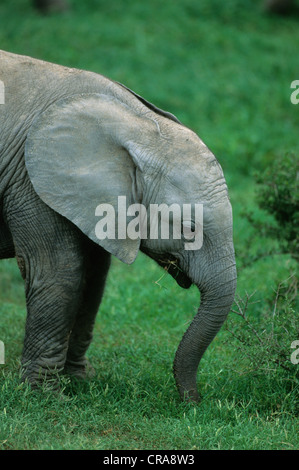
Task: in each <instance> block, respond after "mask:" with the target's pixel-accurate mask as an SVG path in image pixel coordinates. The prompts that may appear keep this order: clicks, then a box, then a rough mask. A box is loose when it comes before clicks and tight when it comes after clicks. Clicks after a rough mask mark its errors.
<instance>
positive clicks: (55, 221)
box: [0, 51, 236, 402]
mask: <svg viewBox="0 0 299 470" xmlns="http://www.w3.org/2000/svg"><path fill="white" fill-rule="evenodd" d="M0 80H1V82H2V85H3V84H4V87H3V90H4V94H3V100H2V104H0V132H1V143H0V258H1V259H4V258H12V257H16V259H17V263H18V266H19V268H20V272H21V274H22V277H23V278H24V284H25V295H26V308H27V318H26V326H25V337H24V346H23V352H22V374H23V375H22V377H23V379H24V380H25V379H26V380H28V382H29V383H30V384H31V385H32V386H38V385H39V384H40V382H41V381H45V380H46V381H50V382H51V381H54V378H55V377H56V379H57V373H68V374H73V375H74V376H77V377H84V375H85V374H86V373H87V370H88V365H87V359H86V351H87V349H88V346H89V345H90V342H91V340H92V334H93V327H94V323H95V318H96V314H97V312H98V309H99V305H100V302H101V299H102V295H103V291H104V285H105V281H106V277H107V273H108V270H109V266H110V257H111V254H112V255H114V256H116V257H117V258H118V259H120V260H121V261H123V262H124V263H128V264H130V263H132V262H133V261H134V259H135V258H136V256H137V254H138V251H139V250H141V251H142V252H143V253H145V254H147V255H148V256H149V257H151V258H152V259H154V260H155V261H156V262H157V263H158V264H159V265H160V266H162V267H163V268H164V269H166V270H167V271H168V272H169V273H170V274H171V275H172V276H173V277H174V278H175V279H176V281H177V282H178V284H179V285H180V286H182V287H184V288H188V287H189V286H190V285H192V284H195V285H196V286H197V287H198V289H199V291H200V305H199V309H198V312H197V313H196V315H195V317H194V319H193V321H192V322H191V324H190V326H189V327H188V329H187V331H186V333H185V334H184V336H183V338H182V339H181V342H180V344H179V346H178V349H177V352H176V355H175V359H174V366H173V371H174V377H175V381H176V384H177V387H178V391H179V394H180V396H181V398H182V399H185V400H189V401H195V402H196V401H198V400H199V393H198V390H197V384H196V375H197V369H198V365H199V361H200V359H201V357H202V355H203V354H204V352H205V350H206V348H207V347H208V345H209V344H210V343H211V341H212V339H213V338H214V337H215V335H216V333H217V332H218V331H219V329H220V328H221V326H222V324H223V322H224V320H225V318H226V316H227V314H228V313H229V311H230V308H231V305H232V303H233V300H234V294H235V288H236V266H235V255H234V246H233V236H232V231H233V227H232V209H231V204H230V201H229V197H228V191H227V185H226V182H225V179H224V176H223V172H222V169H221V166H220V165H219V163H218V161H217V160H216V158H215V156H214V155H213V154H212V152H211V151H210V150H209V149H208V148H207V146H206V145H205V144H204V143H203V142H202V141H201V139H200V138H199V137H198V136H197V135H196V134H195V133H194V132H193V131H191V130H190V129H188V128H187V127H185V126H184V125H183V124H181V123H180V122H179V121H178V119H177V118H176V117H175V116H173V115H172V114H170V113H168V112H165V111H162V110H161V109H159V108H157V107H155V106H154V105H153V104H151V103H149V102H147V101H146V100H145V99H143V98H141V97H140V96H138V95H137V94H135V93H134V92H132V91H131V90H129V89H128V88H126V87H124V86H123V85H121V84H119V83H117V82H114V81H111V80H109V79H107V78H105V77H104V76H102V75H99V74H96V73H92V72H88V71H83V70H78V69H72V68H67V67H63V66H60V65H55V64H51V63H48V62H44V61H41V60H37V59H33V58H30V57H25V56H21V55H16V54H12V53H8V52H4V51H0ZM119 196H122V197H125V198H126V203H127V205H132V204H142V205H143V207H145V208H146V209H149V208H150V205H155V204H156V205H161V204H165V205H166V206H167V207H170V206H171V205H172V204H176V205H178V206H179V207H181V208H183V205H188V204H189V205H190V207H195V206H196V205H202V207H203V222H202V229H203V241H202V246H201V247H200V249H186V244H185V242H186V237H185V238H184V236H183V235H182V237H180V238H178V237H174V236H169V237H168V238H167V237H162V236H161V234H160V232H159V236H158V237H152V238H151V237H143V236H141V235H140V233H139V235H140V236H137V237H135V238H134V237H129V236H127V235H126V236H122V237H121V236H116V237H114V238H113V237H108V236H107V237H106V238H103V237H102V238H101V239H100V238H99V237H98V236H97V235H96V234H95V232H96V231H95V226H96V223H97V221H98V220H99V219H98V218H97V216H96V212H95V209H96V207H97V206H98V205H99V204H109V205H110V206H111V207H113V208H114V209H115V216H116V218H117V217H118V216H121V215H122V214H119V213H118V211H119V210H120V209H119V207H118V205H117V202H118V200H119V199H118V198H119ZM182 213H183V214H184V212H183V211H182ZM192 214H193V212H191V211H190V215H189V216H188V217H187V219H182V227H185V228H186V227H189V228H190V231H191V235H192V234H194V233H195V225H194V224H195V222H194V220H193V219H192V217H193V216H192ZM171 220H172V219H171V217H169V223H170V225H171V223H173V224H174V220H172V222H171ZM127 222H128V219H126V223H127ZM147 223H149V222H148V220H147V219H146V224H147ZM170 228H171V227H170ZM137 234H138V231H137ZM184 234H185V231H184ZM170 321H171V320H170Z"/></svg>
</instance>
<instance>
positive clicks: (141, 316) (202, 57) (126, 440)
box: [0, 0, 299, 450]
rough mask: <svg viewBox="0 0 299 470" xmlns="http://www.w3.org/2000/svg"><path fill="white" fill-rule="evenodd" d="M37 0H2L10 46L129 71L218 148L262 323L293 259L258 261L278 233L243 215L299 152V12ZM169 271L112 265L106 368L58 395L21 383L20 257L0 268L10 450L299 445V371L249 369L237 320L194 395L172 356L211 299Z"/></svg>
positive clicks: (100, 329)
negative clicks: (62, 4)
mask: <svg viewBox="0 0 299 470" xmlns="http://www.w3.org/2000/svg"><path fill="white" fill-rule="evenodd" d="M30 3H31V2H29V1H27V0H19V1H16V0H13V1H11V2H9V3H2V4H1V5H0V44H1V48H2V49H4V50H8V51H11V52H16V53H20V54H26V55H31V56H34V57H38V58H41V59H45V60H49V61H53V62H56V63H61V64H64V65H68V66H73V67H80V68H85V69H89V70H93V71H95V72H99V73H102V74H104V75H106V76H109V77H110V78H112V79H115V80H117V81H120V82H123V83H124V84H125V85H127V86H128V87H130V88H132V89H133V90H134V91H136V92H138V93H139V94H141V95H143V96H144V97H145V98H147V99H148V100H150V101H152V102H154V103H155V104H156V105H158V106H160V107H162V108H165V109H166V110H168V111H171V112H172V113H174V114H176V115H177V117H178V118H179V119H180V120H182V121H183V122H184V123H185V124H186V125H188V126H190V127H191V128H192V129H194V130H195V131H196V132H197V133H198V134H199V135H200V136H201V138H202V139H203V140H204V141H205V142H206V143H207V145H208V146H209V147H210V148H211V150H212V151H213V152H214V153H215V155H216V156H217V158H218V159H219V161H220V163H221V165H222V166H223V169H224V172H225V176H226V179H227V181H228V185H229V190H230V196H231V201H232V205H233V210H234V237H235V247H236V253H237V263H238V268H239V277H238V293H239V294H240V295H241V296H242V295H244V293H245V292H246V291H247V292H249V293H251V292H253V291H255V290H256V291H257V292H256V294H255V298H257V299H259V300H260V302H259V303H258V304H255V305H253V306H252V315H254V316H255V317H256V318H259V317H260V316H261V315H262V313H263V312H264V311H265V310H266V309H268V308H269V299H271V298H273V290H274V289H275V288H276V287H277V285H278V283H279V282H281V281H283V280H284V279H286V278H288V277H289V275H290V273H291V272H293V271H294V269H295V266H294V262H293V261H292V260H291V259H290V257H288V256H287V255H277V256H273V257H271V258H263V259H260V260H259V261H257V262H255V263H252V264H248V266H247V265H246V259H247V258H248V259H249V256H250V255H254V253H255V252H256V251H257V250H258V249H260V247H261V246H264V247H265V250H266V249H267V247H269V246H271V243H272V242H271V241H270V240H264V239H262V238H260V237H259V234H257V236H256V238H255V240H253V241H250V243H249V240H251V238H250V236H251V234H252V228H251V227H250V225H249V223H248V221H247V220H246V219H245V218H244V217H243V216H242V213H243V212H244V210H252V211H254V212H255V213H257V212H258V209H257V207H256V203H255V199H254V194H255V183H254V177H253V175H254V172H261V171H263V169H265V168H266V167H267V166H268V165H271V161H272V160H273V159H274V157H276V156H283V155H284V154H285V153H286V152H288V151H293V152H295V153H298V150H299V141H298V122H299V105H298V106H294V105H292V104H291V103H290V92H291V90H290V83H291V82H292V81H293V80H295V79H298V78H299V76H298V73H299V72H298V61H297V59H296V58H297V57H298V40H299V30H298V18H297V17H285V18H279V17H275V16H267V15H265V14H264V13H263V12H262V11H261V8H260V7H259V5H258V2H255V1H253V0H252V1H250V0H247V1H241V0H228V1H226V2H223V1H221V0H218V1H216V0H213V1H211V0H205V1H204V0H203V1H201V2H198V1H195V0H186V1H184V2H178V1H173V0H165V1H164V2H158V1H157V0H152V1H151V2H140V1H137V0H128V1H126V2H121V1H120V0H112V1H110V2H104V1H100V0H99V1H96V0H87V1H85V2H80V1H79V0H73V1H72V2H71V3H72V6H73V7H72V10H71V11H70V12H69V13H67V14H64V15H63V16H60V15H53V16H49V17H40V16H39V15H38V14H37V13H36V12H35V11H34V10H33V9H32V7H31V4H30ZM261 217H263V214H261ZM161 275H162V272H161V270H160V269H159V268H158V267H157V266H156V265H155V264H154V263H153V262H152V261H151V260H149V259H148V258H146V257H145V256H143V255H139V257H138V259H137V260H136V262H135V263H134V264H133V265H132V266H126V265H124V264H122V263H120V262H118V261H117V260H114V261H113V265H112V268H111V271H110V276H109V280H108V285H107V289H106V292H105V297H104V301H103V304H102V307H101V311H100V313H99V315H98V319H97V324H96V328H95V335H94V341H93V343H92V346H91V348H90V351H89V358H90V360H91V362H92V364H93V366H94V367H95V369H96V373H97V375H96V377H95V379H93V380H92V381H89V382H86V383H81V384H74V383H70V382H69V381H67V380H66V379H64V380H63V381H62V387H63V388H64V396H61V397H60V399H57V397H55V396H53V395H51V394H47V393H38V392H36V391H31V390H30V389H29V388H28V387H27V386H26V385H24V384H20V383H19V360H20V355H21V350H22V341H23V335H24V323H25V315H26V311H25V302H24V292H23V281H22V279H21V276H20V274H19V272H18V269H17V266H16V263H15V261H14V260H9V261H2V262H1V263H0V302H1V305H0V317H1V330H0V339H1V340H2V341H3V342H4V343H5V347H6V351H5V352H6V364H5V365H4V366H3V365H1V366H0V368H1V369H0V374H1V375H0V389H1V393H0V448H3V449H189V450H190V449H194V450H195V449H297V448H298V419H297V417H298V414H297V403H296V398H297V396H298V387H297V389H296V387H295V385H294V383H295V381H294V380H293V377H292V375H290V374H289V375H284V374H282V373H281V372H280V371H279V370H277V371H273V374H271V375H264V376H263V375H261V374H254V373H252V372H251V371H249V370H247V369H246V363H245V361H243V360H242V356H241V355H240V354H239V351H238V343H237V341H236V340H235V339H234V338H233V337H232V336H231V334H230V333H229V332H228V331H227V330H226V329H222V330H221V332H220V333H219V334H218V336H217V337H216V339H215V340H214V342H213V343H212V344H211V346H210V347H209V349H208V351H207V352H206V354H205V356H204V358H203V360H202V362H201V366H200V372H199V375H198V380H199V386H200V389H201V392H202V395H203V400H202V402H201V403H200V404H199V405H198V406H194V405H190V404H184V403H181V402H180V400H179V398H178V394H177V392H176V389H175V384H174V379H173V377H172V361H173V357H174V353H175V350H176V347H177V345H178V343H179V341H180V339H181V336H182V334H183V332H184V331H185V329H186V327H187V325H188V323H189V322H190V320H191V318H192V317H193V315H194V314H195V312H196V309H197V307H198V303H199V295H198V292H197V291H196V289H195V288H191V289H190V290H189V291H185V290H182V289H180V288H179V287H178V286H177V285H176V284H175V282H174V281H173V280H172V279H171V278H170V277H167V276H163V277H162V279H161ZM295 339H298V338H290V344H291V342H292V341H293V340H295ZM291 352H292V350H291V349H290V354H291ZM292 370H293V372H292V374H293V375H295V373H296V370H298V366H293V369H292ZM296 393H297V395H296Z"/></svg>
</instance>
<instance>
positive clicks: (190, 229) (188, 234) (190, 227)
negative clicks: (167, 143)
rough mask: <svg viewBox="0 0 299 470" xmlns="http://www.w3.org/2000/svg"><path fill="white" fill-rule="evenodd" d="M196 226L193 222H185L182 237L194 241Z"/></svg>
mask: <svg viewBox="0 0 299 470" xmlns="http://www.w3.org/2000/svg"><path fill="white" fill-rule="evenodd" d="M195 229H196V225H195V222H194V221H193V220H184V221H183V223H182V235H183V237H184V238H185V239H186V240H192V239H193V238H194V237H195Z"/></svg>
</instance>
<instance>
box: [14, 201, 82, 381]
mask: <svg viewBox="0 0 299 470" xmlns="http://www.w3.org/2000/svg"><path fill="white" fill-rule="evenodd" d="M27 200H28V198H27ZM33 201H34V199H33ZM23 206H24V207H25V209H27V211H26V210H25V209H24V208H23V207H22V209H23V210H22V212H18V211H17V210H16V209H17V208H16V206H14V210H13V211H11V212H9V211H8V217H7V219H8V224H9V228H10V231H11V233H12V237H13V241H14V245H15V249H16V256H17V259H18V264H19V267H20V269H21V271H22V275H23V277H24V279H25V293H26V306H27V319H26V327H25V338H24V347H23V354H22V378H23V379H24V380H25V379H27V380H28V382H29V383H31V384H32V385H33V386H35V385H38V384H40V383H43V382H44V381H45V379H46V380H47V382H53V387H55V383H57V374H58V373H60V372H61V371H62V370H63V368H64V364H65V361H66V355H67V350H68V344H69V338H70V334H71V331H72V328H73V325H74V322H75V317H76V313H77V310H78V305H79V304H80V302H81V297H82V289H83V266H84V252H83V248H82V247H83V242H82V237H83V235H82V234H81V232H79V231H78V230H77V229H76V228H75V227H74V226H73V225H72V224H71V223H69V222H68V221H66V220H65V219H63V218H62V217H61V216H59V215H58V214H56V213H55V212H53V211H52V210H51V209H50V208H48V207H47V206H45V205H44V204H43V203H42V202H41V201H39V200H36V199H35V201H34V202H32V203H31V205H29V204H28V205H27V206H25V205H23ZM8 209H9V208H8Z"/></svg>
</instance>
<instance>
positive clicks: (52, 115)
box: [25, 93, 149, 264]
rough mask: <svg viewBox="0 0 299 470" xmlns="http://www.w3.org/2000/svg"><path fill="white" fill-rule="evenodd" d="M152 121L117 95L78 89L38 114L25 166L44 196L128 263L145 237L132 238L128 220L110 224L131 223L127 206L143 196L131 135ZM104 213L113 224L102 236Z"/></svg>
mask: <svg viewBox="0 0 299 470" xmlns="http://www.w3.org/2000/svg"><path fill="white" fill-rule="evenodd" d="M148 121H149V119H146V118H143V117H140V116H139V115H137V114H136V113H135V112H134V110H132V109H131V108H129V107H128V106H127V105H124V104H123V103H122V102H121V101H119V100H117V99H116V98H115V97H112V96H107V95H102V94H97V93H92V94H82V95H73V96H70V97H67V98H65V99H62V100H59V101H57V102H55V103H54V104H52V105H51V106H49V108H47V109H46V110H45V111H44V112H43V113H42V114H40V115H39V116H38V117H37V118H36V119H35V121H34V122H33V124H32V126H31V128H30V130H29V133H28V136H27V140H26V145H25V163H26V168H27V171H28V175H29V178H30V180H31V182H32V184H33V187H34V189H35V191H36V193H37V194H38V195H39V197H40V198H41V199H42V200H43V201H44V202H45V203H46V204H47V205H48V206H50V207H51V208H52V209H53V210H54V211H56V212H58V213H59V214H61V215H63V216H64V217H66V218H67V219H68V220H70V221H71V222H73V223H74V224H75V225H76V226H77V227H78V228H79V229H80V230H81V231H82V232H83V233H84V234H85V235H87V236H88V237H89V238H90V239H91V240H93V241H94V242H95V243H97V244H98V245H100V246H102V247H103V248H104V249H105V250H107V251H108V252H110V253H111V254H113V255H115V256H116V257H117V258H119V259H120V260H121V261H123V262H125V263H128V264H130V263H132V262H133V261H134V260H135V258H136V256H137V253H138V250H139V246H140V238H137V239H131V238H128V237H127V231H126V230H125V231H124V230H123V227H124V225H122V233H121V234H119V233H118V232H117V227H116V230H115V233H113V231H112V232H111V230H110V229H111V224H113V223H114V220H115V223H116V225H117V222H118V220H120V219H121V220H122V224H127V223H128V220H127V219H126V207H128V206H129V205H131V204H133V203H136V202H140V201H138V200H136V198H137V197H138V195H136V158H137V159H138V157H136V154H135V155H134V157H132V155H131V154H130V153H129V151H128V150H127V149H126V147H130V145H131V144H132V142H131V140H132V139H133V137H132V136H134V135H135V134H136V133H137V134H138V133H139V134H140V133H141V132H142V135H143V133H144V132H146V128H147V122H148ZM128 142H129V143H128ZM126 144H128V145H126ZM131 147H132V145H131ZM133 147H134V148H135V146H133ZM137 154H138V152H137ZM133 158H134V160H133ZM134 162H135V163H134ZM119 196H122V198H121V201H122V207H121V209H119V204H118V203H119V199H118V197H119ZM124 201H125V202H126V206H124ZM104 204H105V205H104ZM107 204H109V207H108V206H106V205H107ZM98 206H99V207H100V208H101V209H99V208H98V209H97V207H98ZM102 209H103V210H102ZM104 209H107V211H108V212H105V210H104ZM108 209H109V210H108ZM111 210H112V212H113V211H114V220H113V213H112V212H111ZM109 211H110V212H109ZM99 215H100V216H103V217H102V219H99V217H98V216H99ZM104 215H105V216H106V218H107V220H108V217H110V219H109V220H110V223H111V224H110V225H109V224H108V225H109V228H108V226H106V227H102V228H103V230H104V231H105V232H107V231H109V230H110V232H109V233H107V237H106V238H104V237H101V238H99V236H98V233H97V231H96V226H97V224H98V222H99V220H102V222H103V221H104ZM111 217H112V219H111Z"/></svg>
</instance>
